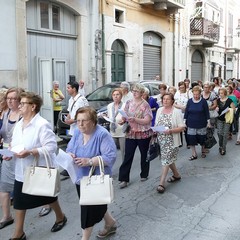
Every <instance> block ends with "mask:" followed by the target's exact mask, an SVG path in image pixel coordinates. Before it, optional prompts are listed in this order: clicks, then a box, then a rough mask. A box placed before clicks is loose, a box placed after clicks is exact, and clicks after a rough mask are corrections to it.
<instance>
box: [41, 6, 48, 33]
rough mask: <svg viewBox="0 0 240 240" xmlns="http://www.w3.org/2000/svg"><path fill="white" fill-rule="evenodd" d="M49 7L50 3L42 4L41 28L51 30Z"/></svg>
mask: <svg viewBox="0 0 240 240" xmlns="http://www.w3.org/2000/svg"><path fill="white" fill-rule="evenodd" d="M48 9H49V6H48V3H40V17H41V28H47V29H49V11H48Z"/></svg>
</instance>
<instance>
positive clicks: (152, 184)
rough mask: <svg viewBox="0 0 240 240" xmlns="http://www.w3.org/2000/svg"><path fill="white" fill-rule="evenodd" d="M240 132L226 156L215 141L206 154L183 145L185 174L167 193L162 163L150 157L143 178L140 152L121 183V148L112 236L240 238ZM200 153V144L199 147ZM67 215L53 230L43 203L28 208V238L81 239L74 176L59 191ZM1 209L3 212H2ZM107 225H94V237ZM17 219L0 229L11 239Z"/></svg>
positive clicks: (127, 239)
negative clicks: (161, 188) (41, 214)
mask: <svg viewBox="0 0 240 240" xmlns="http://www.w3.org/2000/svg"><path fill="white" fill-rule="evenodd" d="M235 139H236V136H234V138H233V140H231V141H229V142H228V146H227V154H226V155H225V156H221V155H220V154H219V153H218V146H217V145H215V146H214V147H213V149H212V150H211V151H210V153H209V154H208V155H207V157H206V158H205V159H202V158H201V157H199V158H198V159H197V160H195V161H191V162H190V161H188V160H187V159H188V158H189V157H190V156H191V152H190V150H188V149H186V147H185V146H184V147H182V148H181V149H180V153H179V160H178V161H177V166H178V168H179V170H180V173H181V175H182V180H181V181H180V182H176V183H167V184H166V191H165V193H164V194H159V193H157V192H156V187H157V185H158V179H159V175H160V170H161V164H160V161H159V160H158V159H155V160H154V161H152V163H151V170H150V176H149V179H148V180H147V181H146V182H140V177H139V167H140V164H139V153H138V152H137V154H136V156H135V160H134V164H133V166H132V172H131V182H130V184H129V186H128V187H127V188H125V189H119V188H118V181H117V176H118V169H119V165H120V163H121V160H120V159H121V158H120V152H118V159H117V163H116V164H115V167H114V179H115V182H114V185H115V201H114V203H113V204H111V205H110V206H109V209H110V211H111V212H112V214H113V216H114V217H115V218H116V219H117V225H118V230H117V233H116V234H115V235H112V236H111V237H109V238H107V239H111V240H146V239H152V240H197V239H199V240H216V239H218V240H236V239H240V237H239V236H240V229H239V223H240V204H239V203H240V187H239V186H240V158H239V155H240V147H239V146H236V145H235ZM197 150H198V155H199V156H200V147H198V149H197ZM59 199H60V203H61V206H62V208H63V210H64V212H65V214H66V216H67V217H68V223H67V225H66V227H64V229H63V230H62V231H60V232H57V233H51V232H50V229H51V227H52V225H53V224H54V221H55V219H54V214H53V213H52V212H51V213H50V214H49V215H48V216H45V217H42V218H39V217H38V212H39V210H40V208H38V209H33V210H29V211H28V212H27V217H26V224H25V232H26V235H27V239H29V240H30V239H35V240H38V239H39V240H40V239H46V240H53V239H58V240H78V239H81V229H80V210H79V205H78V198H77V194H76V190H75V186H74V185H73V184H72V182H71V180H69V179H67V180H64V181H62V190H61V194H60V196H59ZM1 214H2V213H1ZM102 227H103V223H102V222H101V223H99V224H97V225H96V226H95V228H94V232H93V234H92V238H91V239H96V237H95V236H96V234H97V232H98V230H99V229H101V228H102ZM13 229H14V225H10V226H8V227H6V228H4V229H2V230H0V239H9V238H10V237H11V234H12V232H13Z"/></svg>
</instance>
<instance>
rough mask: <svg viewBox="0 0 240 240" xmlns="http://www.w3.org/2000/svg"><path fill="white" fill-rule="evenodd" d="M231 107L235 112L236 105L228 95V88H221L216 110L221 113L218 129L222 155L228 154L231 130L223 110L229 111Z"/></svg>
mask: <svg viewBox="0 0 240 240" xmlns="http://www.w3.org/2000/svg"><path fill="white" fill-rule="evenodd" d="M229 108H232V109H233V111H234V112H235V106H234V103H233V101H232V99H230V98H229V97H228V96H227V89H226V88H220V89H219V99H218V100H217V108H216V110H217V111H218V113H219V116H218V118H217V131H218V138H219V153H220V154H221V155H225V154H226V146H227V137H228V134H229V130H230V126H231V124H230V123H226V119H225V114H226V112H225V113H222V112H223V111H227V112H228V111H229Z"/></svg>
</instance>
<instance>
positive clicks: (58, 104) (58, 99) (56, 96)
mask: <svg viewBox="0 0 240 240" xmlns="http://www.w3.org/2000/svg"><path fill="white" fill-rule="evenodd" d="M64 98H65V97H64V95H63V93H62V91H61V90H60V89H59V82H58V81H54V82H53V89H52V100H53V111H54V115H53V117H54V126H55V129H56V128H57V121H58V115H59V112H60V111H61V110H62V100H63V99H64Z"/></svg>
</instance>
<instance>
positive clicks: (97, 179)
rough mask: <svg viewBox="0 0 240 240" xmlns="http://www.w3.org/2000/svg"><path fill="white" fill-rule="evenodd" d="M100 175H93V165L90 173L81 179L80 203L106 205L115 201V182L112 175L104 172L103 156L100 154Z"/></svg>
mask: <svg viewBox="0 0 240 240" xmlns="http://www.w3.org/2000/svg"><path fill="white" fill-rule="evenodd" d="M98 161H99V169H100V175H93V174H94V170H95V167H94V166H92V167H91V169H90V171H89V175H88V176H85V177H83V178H82V179H81V181H80V200H79V204H80V205H104V204H109V203H111V202H112V201H113V182H112V178H111V177H110V175H105V174H104V163H103V159H102V157H100V156H98Z"/></svg>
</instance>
